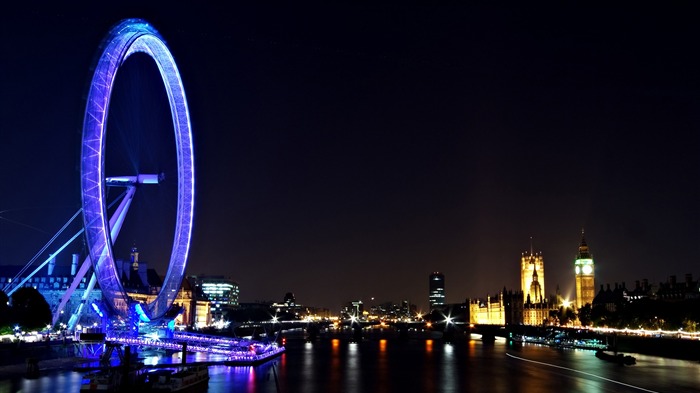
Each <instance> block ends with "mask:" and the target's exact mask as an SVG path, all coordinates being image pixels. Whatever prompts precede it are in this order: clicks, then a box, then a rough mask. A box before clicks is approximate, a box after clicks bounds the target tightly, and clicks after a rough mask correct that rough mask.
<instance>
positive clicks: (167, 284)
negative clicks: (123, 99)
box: [81, 19, 194, 319]
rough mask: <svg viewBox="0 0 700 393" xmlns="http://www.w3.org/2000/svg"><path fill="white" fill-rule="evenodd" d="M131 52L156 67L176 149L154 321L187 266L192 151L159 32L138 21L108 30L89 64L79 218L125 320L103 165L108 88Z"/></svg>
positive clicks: (151, 307) (151, 309)
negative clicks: (170, 221) (170, 235)
mask: <svg viewBox="0 0 700 393" xmlns="http://www.w3.org/2000/svg"><path fill="white" fill-rule="evenodd" d="M134 53H144V54H146V55H148V56H150V57H151V59H153V60H154V61H155V63H156V65H157V66H158V70H159V71H160V75H161V77H162V78H163V83H164V85H165V90H166V92H167V95H168V102H169V103H170V111H171V114H172V119H173V126H174V129H175V147H176V151H177V166H178V174H177V177H178V193H177V194H178V195H177V215H176V221H175V236H174V239H173V248H172V252H171V255H170V263H169V265H168V271H167V273H166V276H165V279H164V281H163V286H162V288H161V291H160V292H159V293H158V295H157V296H156V298H155V300H153V301H152V302H151V303H148V304H147V306H146V310H144V311H145V313H146V314H147V316H148V318H150V319H156V318H160V317H162V316H163V315H164V314H165V313H166V312H167V311H168V310H169V309H170V307H171V306H172V304H173V301H174V300H175V297H176V296H177V293H178V292H179V290H180V286H181V284H182V277H183V275H184V272H185V267H186V265H187V256H188V253H189V248H190V240H191V237H192V219H193V214H194V152H193V146H192V128H191V125H190V115H189V110H188V108H187V100H186V99H185V91H184V88H183V85H182V80H181V78H180V73H179V72H178V69H177V66H176V65H175V60H174V59H173V56H172V55H171V54H170V51H169V50H168V47H167V46H166V44H165V42H164V40H163V39H162V38H161V36H160V34H159V33H158V32H157V31H156V30H155V29H154V28H153V27H152V26H151V25H149V24H148V23H147V22H145V21H143V20H140V19H127V20H124V21H122V22H120V23H118V24H117V25H116V26H114V27H113V28H112V30H111V31H110V32H109V34H108V35H107V36H106V38H105V40H104V42H103V51H102V54H101V56H100V57H99V59H98V61H97V64H96V66H95V72H94V74H93V78H92V82H91V84H90V90H89V93H88V97H87V106H86V109H85V119H84V122H83V142H82V153H81V188H82V200H83V220H84V224H85V237H86V241H87V245H88V249H89V255H90V259H91V261H92V266H93V268H94V270H95V273H96V276H97V280H98V282H99V285H100V289H101V290H102V294H103V297H104V299H105V302H106V303H107V305H108V306H109V308H110V309H111V311H112V312H113V313H115V314H116V315H117V316H121V317H123V318H128V314H129V307H131V305H130V304H129V303H130V301H129V296H128V295H127V294H126V292H125V291H124V288H123V287H122V285H121V281H120V279H119V275H118V272H117V269H116V266H115V263H114V261H115V259H114V256H113V251H112V239H111V235H110V226H109V217H107V205H106V184H105V174H104V168H105V165H104V163H105V141H106V131H107V115H108V110H109V101H110V97H111V94H112V88H113V86H114V81H115V79H116V75H117V71H118V70H119V67H120V66H121V65H122V64H123V63H124V61H125V60H126V59H127V58H128V57H129V56H131V55H132V54H134Z"/></svg>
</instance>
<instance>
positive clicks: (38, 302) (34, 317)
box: [10, 287, 52, 330]
mask: <svg viewBox="0 0 700 393" xmlns="http://www.w3.org/2000/svg"><path fill="white" fill-rule="evenodd" d="M10 317H11V319H12V322H13V323H15V324H17V325H20V326H21V327H22V328H23V329H24V330H41V329H44V328H45V327H46V325H48V324H50V323H51V319H52V318H51V317H52V314H51V307H49V304H48V303H47V302H46V299H44V296H42V295H41V293H39V291H37V290H36V289H35V288H31V287H23V288H20V289H18V290H17V291H15V293H13V294H12V302H11V307H10Z"/></svg>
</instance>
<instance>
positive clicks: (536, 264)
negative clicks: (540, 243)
mask: <svg viewBox="0 0 700 393" xmlns="http://www.w3.org/2000/svg"><path fill="white" fill-rule="evenodd" d="M520 283H521V289H522V291H523V300H524V301H527V298H528V296H529V297H530V301H531V302H532V303H540V302H542V301H543V300H544V297H545V291H544V259H543V258H542V252H538V253H535V252H534V251H533V248H532V238H530V252H529V253H528V252H527V251H525V252H524V253H522V255H521V257H520Z"/></svg>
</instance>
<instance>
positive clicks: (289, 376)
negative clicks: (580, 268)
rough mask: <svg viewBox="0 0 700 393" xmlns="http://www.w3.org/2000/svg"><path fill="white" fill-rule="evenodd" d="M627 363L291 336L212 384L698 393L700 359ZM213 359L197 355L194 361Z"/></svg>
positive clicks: (18, 381)
mask: <svg viewBox="0 0 700 393" xmlns="http://www.w3.org/2000/svg"><path fill="white" fill-rule="evenodd" d="M145 355H147V354H145V353H144V354H142V357H144V362H145V363H146V364H149V363H150V364H154V363H156V362H157V363H167V362H172V363H179V362H181V360H180V354H178V353H175V354H172V355H168V356H166V355H165V354H151V355H150V356H145ZM633 355H634V356H635V357H636V358H637V363H636V364H635V365H632V366H621V365H617V364H613V363H609V362H606V361H603V360H600V359H598V358H596V357H595V353H594V351H591V350H577V349H556V348H551V347H546V346H537V345H532V344H525V345H519V344H508V343H507V342H506V341H504V340H502V339H499V340H496V342H495V343H484V342H482V341H481V340H479V339H471V340H466V339H465V340H460V341H457V342H454V343H446V342H443V341H441V340H428V339H420V340H419V339H415V340H413V339H412V340H406V341H401V340H398V339H387V340H383V339H365V340H363V341H361V342H359V343H354V342H350V341H348V340H340V339H319V340H316V341H314V342H310V343H307V342H305V341H304V340H301V339H299V340H289V341H288V342H287V344H286V351H285V353H284V354H283V355H281V356H280V357H278V358H276V359H274V360H272V361H269V362H267V363H265V364H262V365H258V366H254V367H251V366H246V367H229V366H211V367H210V368H209V371H210V377H211V379H210V381H209V385H208V388H207V389H206V390H203V391H207V392H212V393H222V392H246V393H253V392H287V393H292V392H304V393H314V392H319V393H320V392H336V393H364V392H376V393H384V392H387V393H389V392H397V393H398V392H503V393H506V392H508V393H510V392H523V393H536V392H586V393H588V392H698V391H700V363H698V362H693V361H685V360H675V359H667V358H661V357H654V356H645V355H638V354H633ZM204 360H212V359H211V358H207V357H206V356H205V355H202V354H189V355H188V357H187V361H188V362H194V361H204ZM81 377H82V373H80V372H76V371H72V370H63V371H54V372H46V373H44V375H42V376H41V377H40V378H38V379H34V380H29V379H25V378H22V377H15V378H9V379H6V380H4V381H0V393H4V392H52V393H60V392H77V391H79V387H80V384H81V380H82V378H81Z"/></svg>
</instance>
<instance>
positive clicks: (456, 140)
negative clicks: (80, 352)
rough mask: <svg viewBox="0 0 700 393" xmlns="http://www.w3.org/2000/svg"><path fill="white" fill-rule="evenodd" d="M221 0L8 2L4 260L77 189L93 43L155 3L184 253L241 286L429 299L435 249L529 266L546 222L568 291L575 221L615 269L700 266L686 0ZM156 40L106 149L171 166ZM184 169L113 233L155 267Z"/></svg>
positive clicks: (484, 288) (75, 200) (552, 265)
mask: <svg viewBox="0 0 700 393" xmlns="http://www.w3.org/2000/svg"><path fill="white" fill-rule="evenodd" d="M221 7H222V8H219V6H210V7H209V8H206V7H201V8H200V9H186V10H172V9H169V8H165V7H162V8H161V7H159V6H158V5H157V4H156V3H151V4H149V5H146V6H143V5H142V6H127V5H120V6H119V7H117V6H115V7H113V8H112V9H104V8H99V9H95V8H94V6H92V5H91V6H90V7H86V8H85V9H83V10H79V9H59V8H55V9H48V8H46V7H43V8H39V7H37V8H36V9H29V7H27V8H26V9H24V10H19V9H16V10H14V11H10V12H4V13H3V14H2V16H1V17H0V22H1V23H0V32H1V33H2V39H1V40H0V53H2V55H1V57H0V103H1V105H0V136H1V141H0V160H1V163H2V165H1V168H2V169H1V170H0V184H2V188H1V192H0V264H24V263H26V262H27V261H29V260H30V259H31V258H32V257H33V256H34V254H35V253H36V252H37V251H38V250H39V249H40V248H41V247H42V246H43V245H44V244H45V243H46V242H47V241H48V240H49V239H50V238H51V237H52V236H53V235H54V234H55V233H56V232H57V231H58V229H60V227H61V226H62V225H63V224H64V223H65V222H66V220H67V219H68V218H69V217H70V216H71V215H72V214H73V213H74V212H75V211H76V210H77V209H78V207H79V206H80V198H81V197H80V193H79V175H80V173H79V158H80V143H81V132H82V131H81V127H82V121H83V113H84V109H85V96H86V93H87V87H88V83H89V80H90V78H91V77H92V74H91V67H92V62H93V59H94V58H95V56H97V54H98V46H99V44H100V41H101V40H102V38H103V37H104V36H105V35H106V33H107V32H108V31H109V29H110V27H111V26H112V25H113V24H115V23H117V22H118V21H119V20H121V19H122V18H126V17H140V18H144V19H146V20H148V21H149V22H151V23H152V24H153V25H154V26H155V28H156V29H158V30H159V31H160V32H161V34H162V36H163V37H164V39H165V40H166V42H167V43H168V45H169V47H170V50H171V52H172V53H173V55H174V57H175V60H176V61H177V63H178V67H179V68H180V72H181V75H182V78H183V81H184V84H185V91H186V94H187V98H188V103H189V106H190V110H191V117H192V125H193V128H194V140H195V153H196V162H197V167H196V176H197V200H196V217H195V226H194V235H193V243H192V249H191V256H190V260H189V263H188V268H187V271H188V274H223V275H226V276H230V277H232V278H233V279H234V280H236V281H237V282H238V283H239V284H240V287H241V301H244V302H246V301H257V300H275V301H281V300H282V298H283V296H284V294H285V293H286V292H289V291H291V292H294V293H295V295H296V297H297V301H298V302H299V303H302V304H306V305H313V306H324V307H328V308H331V309H332V310H337V309H338V308H339V307H340V305H341V304H342V303H343V302H346V301H349V300H354V299H362V300H364V301H366V302H369V301H370V298H371V297H375V299H376V300H377V301H395V302H398V301H401V300H403V299H407V300H410V301H411V302H412V303H416V304H418V305H419V306H420V307H421V308H422V309H425V308H426V306H427V292H428V275H429V274H430V273H431V272H432V271H436V270H438V271H442V272H443V273H445V275H446V286H447V288H446V290H447V300H448V301H449V302H460V301H463V300H464V299H465V298H466V297H477V296H485V295H487V294H489V293H495V292H496V291H498V290H499V289H501V288H503V287H504V286H506V287H508V288H514V289H517V286H518V285H519V262H520V255H521V252H523V251H525V250H528V249H529V248H530V237H532V238H533V243H534V248H535V250H536V251H542V253H543V255H544V261H545V274H546V290H547V292H548V293H553V292H554V289H555V287H556V286H557V285H559V286H560V288H561V291H562V293H563V294H564V295H569V296H573V295H574V293H573V288H574V281H573V268H572V265H573V260H574V257H575V254H576V251H577V247H578V243H579V240H580V232H581V228H585V231H586V239H587V241H588V244H589V246H590V247H591V251H592V253H593V256H594V258H595V261H596V265H597V276H596V281H597V285H598V284H602V283H614V282H622V281H625V282H626V283H627V285H628V286H630V285H632V284H633V282H634V280H639V279H643V278H647V279H649V280H650V281H651V282H659V281H664V280H666V279H667V277H668V276H669V275H677V276H679V277H681V278H682V277H683V276H684V275H685V274H686V273H692V274H693V275H694V277H695V278H697V277H698V276H700V271H699V270H698V268H697V266H698V263H697V260H698V255H700V242H698V239H700V211H699V209H698V203H697V202H698V201H700V191H699V190H700V189H699V188H698V186H697V184H698V181H699V180H700V173H699V172H700V162H699V161H700V159H699V158H698V148H699V147H700V137H698V130H700V116H699V114H700V80H699V78H698V72H700V59H699V58H698V55H697V53H698V42H700V40H698V38H700V35H699V34H698V33H699V32H700V31H699V29H698V28H697V22H696V21H695V20H694V19H693V18H692V16H693V15H694V14H693V13H692V12H691V10H690V9H683V8H680V7H679V8H675V9H670V8H666V9H664V8H646V9H632V8H625V9H623V8H619V9H616V8H610V7H600V8H594V7H592V6H588V5H585V6H584V5H575V3H571V4H569V5H568V6H566V7H562V8H538V9H526V8H481V7H472V6H440V7H436V6H421V5H411V6H407V5H404V6H397V5H392V4H390V3H384V4H381V5H349V3H342V2H340V3H334V5H323V6H320V5H311V4H309V3H306V4H303V5H298V4H295V5H293V6H291V5H287V6H284V7H279V6H273V5H271V4H267V5H266V6H259V5H241V4H227V5H226V8H223V6H221ZM88 8H89V10H88ZM143 60H144V59H140V60H139V59H138V58H136V59H133V61H131V62H130V63H127V65H125V66H124V67H123V69H122V70H120V76H121V79H118V82H117V86H116V87H115V88H116V89H117V90H115V98H114V99H113V106H112V107H110V108H111V109H112V112H113V113H112V112H111V113H110V130H109V136H110V140H109V141H110V149H115V151H117V149H119V148H123V149H124V150H122V151H126V152H127V153H113V154H111V155H110V154H108V155H107V157H108V161H109V162H120V161H121V162H123V164H124V165H131V167H138V168H139V169H141V170H142V172H149V171H151V172H152V171H156V170H157V171H160V170H163V171H165V172H166V176H167V173H172V171H170V172H169V171H168V169H169V168H172V164H171V162H170V161H169V160H172V159H173V158H172V157H170V158H168V157H169V154H170V152H171V151H170V150H169V149H170V146H171V143H168V142H169V141H168V136H169V133H168V132H167V129H168V126H169V125H168V123H169V121H170V119H169V117H168V114H167V102H166V103H163V97H162V95H163V93H162V87H161V86H162V85H161V84H160V82H159V81H158V80H157V79H154V76H153V70H152V68H153V66H152V64H150V63H149V62H148V61H143ZM146 60H147V59H146ZM164 108H165V110H166V111H165V112H164V110H163V109H164ZM113 116H114V117H113ZM127 131H128V132H127ZM135 146H136V147H135ZM110 151H111V150H110ZM172 152H173V153H174V149H173V150H172ZM110 165H115V166H116V165H120V164H118V163H115V164H110ZM115 174H116V173H115ZM119 174H122V173H119ZM172 176H173V177H174V173H173V174H172ZM170 186H172V184H165V185H163V186H161V187H160V188H159V189H157V190H155V191H151V192H149V193H146V192H144V196H143V197H141V198H140V199H139V196H140V195H137V197H136V198H137V201H138V203H137V202H135V211H134V212H133V214H130V216H129V220H130V221H129V222H128V223H127V225H129V227H128V228H129V229H128V231H127V229H126V228H125V231H127V232H125V234H123V235H122V236H124V238H125V239H124V240H122V238H121V237H120V240H119V241H118V242H117V243H118V244H117V247H118V250H120V252H121V253H122V255H120V256H123V257H127V256H128V255H124V254H125V253H127V252H128V251H123V250H128V248H129V247H130V246H131V244H133V243H136V245H137V246H138V247H139V250H140V251H141V259H142V260H144V261H147V262H149V263H150V265H152V266H154V267H156V268H157V269H159V271H160V272H161V273H164V272H165V268H166V266H167V259H166V258H167V256H168V254H169V246H168V244H167V243H168V242H169V241H170V239H169V236H170V237H171V236H172V235H171V231H169V230H164V229H163V228H168V220H169V218H168V217H172V214H170V213H171V212H172V211H171V208H172V205H173V203H171V202H172V201H171V199H172V197H170V198H171V199H168V198H169V196H170V195H171V194H169V193H168V190H169V189H170V188H171V187H170ZM169 187H170V188H169ZM163 201H166V202H163ZM169 208H170V210H169ZM132 216H133V217H134V218H132ZM171 219H172V218H170V220H171ZM161 223H162V224H161ZM136 227H139V228H136ZM79 243H80V242H78V243H76V245H75V246H74V247H72V251H78V252H79V251H80V248H81V247H82V246H81V245H80V244H79ZM40 260H42V261H43V258H40ZM69 261H70V257H69V255H68V254H66V255H64V256H62V257H60V258H59V263H66V264H67V263H69Z"/></svg>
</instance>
